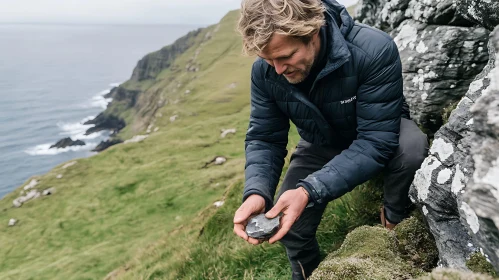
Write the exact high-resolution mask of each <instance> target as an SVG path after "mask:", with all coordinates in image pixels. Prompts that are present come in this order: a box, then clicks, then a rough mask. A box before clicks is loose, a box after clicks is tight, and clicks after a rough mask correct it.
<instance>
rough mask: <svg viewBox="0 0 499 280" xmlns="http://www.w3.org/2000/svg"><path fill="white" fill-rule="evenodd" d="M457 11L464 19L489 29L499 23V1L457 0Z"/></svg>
mask: <svg viewBox="0 0 499 280" xmlns="http://www.w3.org/2000/svg"><path fill="white" fill-rule="evenodd" d="M456 6H457V11H458V12H459V13H460V14H462V15H463V16H464V17H465V18H466V19H468V20H470V21H472V22H475V23H478V24H480V25H481V26H485V27H487V28H488V29H489V30H492V29H494V27H495V26H497V25H499V1H497V0H459V1H456Z"/></svg>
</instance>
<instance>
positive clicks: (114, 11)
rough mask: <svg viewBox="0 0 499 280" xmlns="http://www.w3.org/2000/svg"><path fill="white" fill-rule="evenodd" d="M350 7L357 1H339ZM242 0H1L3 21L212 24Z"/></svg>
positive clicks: (0, 6)
mask: <svg viewBox="0 0 499 280" xmlns="http://www.w3.org/2000/svg"><path fill="white" fill-rule="evenodd" d="M338 2H340V3H342V4H343V5H346V6H350V5H352V4H354V3H355V2H357V0H338ZM240 3H241V0H0V22H9V23H17V22H46V23H54V22H55V23H63V22H64V23H113V24H127V23H130V24H155V23H168V24H195V25H200V24H201V25H204V24H213V23H216V22H218V21H219V20H220V19H221V18H222V17H223V16H224V15H225V14H226V13H227V12H228V11H230V10H234V9H238V8H239V6H240Z"/></svg>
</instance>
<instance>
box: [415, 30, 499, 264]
mask: <svg viewBox="0 0 499 280" xmlns="http://www.w3.org/2000/svg"><path fill="white" fill-rule="evenodd" d="M498 48H499V29H496V30H495V31H494V32H493V33H492V35H491V40H490V41H489V46H488V49H489V51H490V60H489V63H488V64H487V66H486V67H485V68H484V70H483V72H482V73H480V74H479V75H478V76H477V77H476V79H475V80H474V81H473V82H472V83H471V85H470V87H469V90H468V92H467V93H466V95H465V97H464V98H462V99H461V101H460V102H459V104H458V105H457V108H456V109H455V110H454V111H453V112H452V114H451V116H450V118H449V122H448V123H447V124H445V125H444V126H443V127H442V128H440V129H439V130H438V132H437V133H436V134H435V139H434V141H433V144H432V146H431V149H430V154H429V156H428V158H426V159H425V161H424V162H423V164H422V166H421V169H419V170H418V171H417V172H416V176H415V178H414V182H413V185H412V186H411V190H410V196H411V199H412V200H413V201H414V202H416V203H417V204H418V205H419V206H420V207H421V208H422V211H423V213H424V214H425V216H426V219H427V222H428V223H429V225H430V229H431V231H432V233H433V235H434V237H435V240H436V243H437V246H438V248H439V252H440V264H441V265H443V266H448V267H455V268H463V269H466V260H467V259H468V258H469V257H470V255H471V254H473V253H474V252H476V251H480V252H482V253H483V254H484V255H485V257H486V258H488V259H489V260H490V261H491V262H492V264H493V265H494V267H495V268H496V269H498V268H499V262H498V259H499V253H498V248H499V245H498V244H499V240H498V236H499V232H498V230H497V227H498V226H499V214H498V213H499V202H498V199H499V195H497V194H498V193H497V192H498V189H499V180H497V179H499V174H498V173H497V172H498V171H499V169H498V167H497V159H498V156H499V130H498V128H499V118H498V117H497V116H499V87H497V81H498V80H499V67H498V66H499V65H497V60H496V56H497V51H496V50H497V49H498ZM494 194H496V196H494ZM494 219H495V220H494Z"/></svg>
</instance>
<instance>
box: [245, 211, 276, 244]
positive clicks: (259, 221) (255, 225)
mask: <svg viewBox="0 0 499 280" xmlns="http://www.w3.org/2000/svg"><path fill="white" fill-rule="evenodd" d="M279 219H280V216H277V217H275V218H273V219H267V218H266V217H265V214H260V215H257V216H255V217H253V218H251V219H250V220H249V221H248V224H247V225H246V234H248V236H249V237H252V238H256V239H268V238H270V237H272V236H273V235H274V234H275V233H276V232H277V229H278V228H279Z"/></svg>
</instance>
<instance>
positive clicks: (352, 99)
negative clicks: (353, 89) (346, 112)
mask: <svg viewBox="0 0 499 280" xmlns="http://www.w3.org/2000/svg"><path fill="white" fill-rule="evenodd" d="M356 99H357V96H352V97H350V98H348V99H347V100H341V101H340V103H341V104H348V103H352V101H354V100H356Z"/></svg>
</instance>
